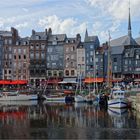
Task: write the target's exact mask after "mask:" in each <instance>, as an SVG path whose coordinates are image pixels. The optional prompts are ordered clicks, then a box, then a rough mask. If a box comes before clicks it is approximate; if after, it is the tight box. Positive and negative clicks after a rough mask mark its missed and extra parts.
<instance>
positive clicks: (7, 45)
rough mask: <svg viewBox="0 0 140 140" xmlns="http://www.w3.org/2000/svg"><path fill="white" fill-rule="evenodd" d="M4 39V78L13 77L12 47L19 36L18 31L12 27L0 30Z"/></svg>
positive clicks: (0, 34)
mask: <svg viewBox="0 0 140 140" xmlns="http://www.w3.org/2000/svg"><path fill="white" fill-rule="evenodd" d="M0 36H1V37H2V40H3V79H5V80H6V79H9V80H11V79H12V65H13V62H12V49H13V45H15V44H16V40H17V39H18V38H19V36H18V31H17V30H16V29H15V28H13V27H12V28H11V31H0Z"/></svg>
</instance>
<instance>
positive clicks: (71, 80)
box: [59, 78, 77, 84]
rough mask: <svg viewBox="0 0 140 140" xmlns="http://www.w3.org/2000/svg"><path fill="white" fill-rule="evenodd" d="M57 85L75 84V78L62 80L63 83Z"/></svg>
mask: <svg viewBox="0 0 140 140" xmlns="http://www.w3.org/2000/svg"><path fill="white" fill-rule="evenodd" d="M59 83H60V84H77V82H76V78H64V79H63V81H61V82H59Z"/></svg>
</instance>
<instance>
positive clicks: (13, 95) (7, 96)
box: [0, 91, 38, 101]
mask: <svg viewBox="0 0 140 140" xmlns="http://www.w3.org/2000/svg"><path fill="white" fill-rule="evenodd" d="M37 99H38V95H37V94H20V93H19V92H18V91H13V92H8V91H6V92H1V93H0V101H27V100H37Z"/></svg>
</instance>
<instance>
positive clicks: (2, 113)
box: [0, 101, 140, 139]
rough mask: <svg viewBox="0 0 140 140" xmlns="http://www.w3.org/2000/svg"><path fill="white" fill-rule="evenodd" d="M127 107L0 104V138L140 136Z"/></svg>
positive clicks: (134, 120)
mask: <svg viewBox="0 0 140 140" xmlns="http://www.w3.org/2000/svg"><path fill="white" fill-rule="evenodd" d="M136 122H137V121H136V118H135V116H134V115H133V113H132V112H131V111H130V110H119V113H118V112H117V113H116V110H115V111H114V110H113V111H112V110H109V109H108V111H107V110H106V109H104V108H101V107H100V106H94V105H93V104H84V103H75V104H65V103H62V104H61V103H48V102H39V103H37V102H30V101H28V102H21V103H20V102H18V103H15V102H14V103H11V102H10V103H6V104H0V138H1V139H2V138H7V139H8V138H17V139H19V138H23V139H26V138H33V139H34V138H51V139H56V138H57V139H64V138H68V139H90V138H94V139H109V138H110V139H114V138H118V139H124V138H129V139H131V138H133V139H134V138H139V137H140V134H139V129H138V128H137V123H136Z"/></svg>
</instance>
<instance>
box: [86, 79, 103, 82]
mask: <svg viewBox="0 0 140 140" xmlns="http://www.w3.org/2000/svg"><path fill="white" fill-rule="evenodd" d="M103 81H104V78H85V80H84V82H85V83H95V82H97V83H102V82H103Z"/></svg>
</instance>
